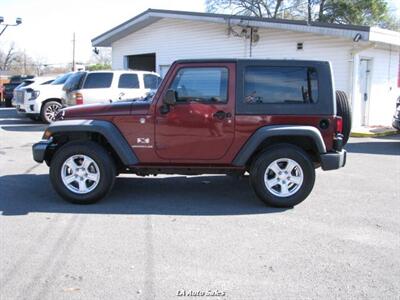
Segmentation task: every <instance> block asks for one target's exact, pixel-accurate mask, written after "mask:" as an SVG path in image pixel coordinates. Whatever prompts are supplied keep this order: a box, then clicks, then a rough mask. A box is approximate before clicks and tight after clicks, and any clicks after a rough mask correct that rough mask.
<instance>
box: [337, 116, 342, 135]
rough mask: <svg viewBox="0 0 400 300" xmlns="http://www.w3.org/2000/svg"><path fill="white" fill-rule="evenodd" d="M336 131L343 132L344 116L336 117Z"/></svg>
mask: <svg viewBox="0 0 400 300" xmlns="http://www.w3.org/2000/svg"><path fill="white" fill-rule="evenodd" d="M336 132H338V133H343V119H342V117H339V116H337V117H336Z"/></svg>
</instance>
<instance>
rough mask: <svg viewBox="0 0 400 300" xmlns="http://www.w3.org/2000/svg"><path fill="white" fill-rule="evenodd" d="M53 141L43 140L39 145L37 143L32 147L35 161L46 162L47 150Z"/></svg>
mask: <svg viewBox="0 0 400 300" xmlns="http://www.w3.org/2000/svg"><path fill="white" fill-rule="evenodd" d="M51 142H52V140H51V139H50V140H41V141H40V142H39V143H36V144H34V145H33V146H32V154H33V159H34V160H35V161H36V162H38V163H42V162H43V161H44V158H45V155H46V150H47V148H48V147H49V146H50V145H51Z"/></svg>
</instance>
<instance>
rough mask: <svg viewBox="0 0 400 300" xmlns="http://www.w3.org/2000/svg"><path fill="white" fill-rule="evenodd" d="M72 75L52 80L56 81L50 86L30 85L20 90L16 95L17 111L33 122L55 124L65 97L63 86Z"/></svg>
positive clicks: (64, 75) (67, 74)
mask: <svg viewBox="0 0 400 300" xmlns="http://www.w3.org/2000/svg"><path fill="white" fill-rule="evenodd" d="M72 74H73V73H72V72H71V73H66V74H63V75H60V76H59V77H57V78H56V79H55V80H54V78H52V79H53V80H54V81H52V82H51V83H49V84H43V83H42V84H30V85H27V86H25V87H21V88H19V89H18V90H17V91H16V93H15V98H16V107H17V111H18V112H20V113H22V114H25V115H26V116H27V117H29V118H31V119H32V120H40V119H41V120H42V121H44V122H46V123H51V122H53V121H54V118H55V116H56V114H57V113H58V111H59V110H60V108H61V107H62V105H61V99H62V98H63V97H65V96H64V95H65V92H64V90H63V89H62V88H63V85H64V83H65V82H66V81H67V79H68V78H69V77H70V76H71V75H72ZM38 78H40V77H38ZM38 82H40V80H38Z"/></svg>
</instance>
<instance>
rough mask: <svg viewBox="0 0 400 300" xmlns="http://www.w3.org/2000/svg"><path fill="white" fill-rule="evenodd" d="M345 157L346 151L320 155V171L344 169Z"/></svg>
mask: <svg viewBox="0 0 400 300" xmlns="http://www.w3.org/2000/svg"><path fill="white" fill-rule="evenodd" d="M346 156H347V152H346V150H341V151H337V152H328V153H324V154H321V155H320V158H321V168H322V170H324V171H328V170H336V169H339V168H342V167H344V165H345V164H346Z"/></svg>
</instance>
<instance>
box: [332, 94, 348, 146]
mask: <svg viewBox="0 0 400 300" xmlns="http://www.w3.org/2000/svg"><path fill="white" fill-rule="evenodd" d="M336 109H337V115H338V116H340V117H342V120H343V145H346V144H347V141H348V140H349V137H350V131H351V106H350V102H349V99H348V98H347V95H346V93H345V92H343V91H336Z"/></svg>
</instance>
